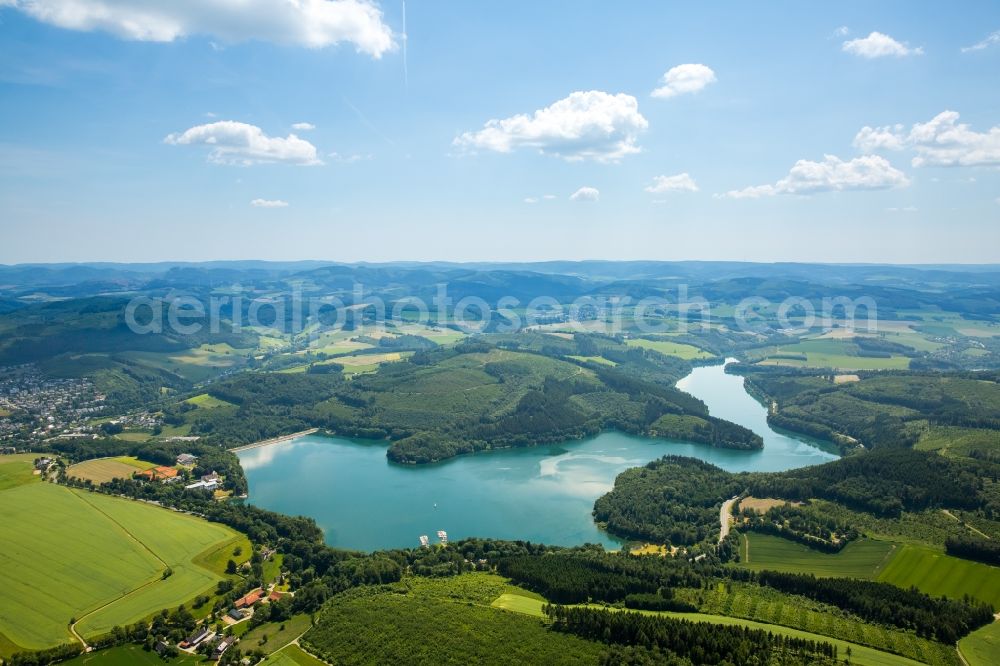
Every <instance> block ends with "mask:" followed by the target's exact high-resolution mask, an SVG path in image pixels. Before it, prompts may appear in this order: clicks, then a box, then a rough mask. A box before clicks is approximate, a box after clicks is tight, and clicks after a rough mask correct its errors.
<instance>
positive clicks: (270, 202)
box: [250, 199, 288, 208]
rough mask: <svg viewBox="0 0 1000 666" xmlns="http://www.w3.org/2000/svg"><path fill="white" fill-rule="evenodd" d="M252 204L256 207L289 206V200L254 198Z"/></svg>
mask: <svg viewBox="0 0 1000 666" xmlns="http://www.w3.org/2000/svg"><path fill="white" fill-rule="evenodd" d="M250 205H251V206H253V207H254V208H288V202H287V201H282V200H281V199H254V200H253V201H251V202H250Z"/></svg>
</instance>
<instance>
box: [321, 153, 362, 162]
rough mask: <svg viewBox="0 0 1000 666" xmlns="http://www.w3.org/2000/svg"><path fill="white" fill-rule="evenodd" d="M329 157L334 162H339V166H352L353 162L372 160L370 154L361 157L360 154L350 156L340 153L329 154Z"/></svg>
mask: <svg viewBox="0 0 1000 666" xmlns="http://www.w3.org/2000/svg"><path fill="white" fill-rule="evenodd" d="M329 157H330V159H332V160H333V161H334V162H340V163H341V164H354V163H355V162H362V161H365V160H370V159H372V155H371V154H367V155H362V154H361V153H351V154H350V155H343V154H341V153H330V155H329Z"/></svg>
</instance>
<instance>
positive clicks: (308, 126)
mask: <svg viewBox="0 0 1000 666" xmlns="http://www.w3.org/2000/svg"><path fill="white" fill-rule="evenodd" d="M292 129H294V130H299V131H300V132H308V131H309V130H314V129H316V126H315V125H313V124H312V123H292Z"/></svg>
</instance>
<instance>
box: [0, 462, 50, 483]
mask: <svg viewBox="0 0 1000 666" xmlns="http://www.w3.org/2000/svg"><path fill="white" fill-rule="evenodd" d="M41 455H42V454H40V453H15V454H14V455H10V456H2V457H0V490H7V489H8V488H16V487H18V486H23V485H26V484H29V483H36V482H38V481H40V480H41V477H40V476H39V475H37V474H35V465H34V460H35V458H38V457H40V456H41Z"/></svg>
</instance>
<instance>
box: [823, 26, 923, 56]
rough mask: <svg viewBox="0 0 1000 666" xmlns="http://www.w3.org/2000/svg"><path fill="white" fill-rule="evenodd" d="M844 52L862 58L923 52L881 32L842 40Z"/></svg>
mask: <svg viewBox="0 0 1000 666" xmlns="http://www.w3.org/2000/svg"><path fill="white" fill-rule="evenodd" d="M842 48H843V49H844V51H845V52H846V53H851V54H853V55H857V56H861V57H862V58H884V57H886V56H895V57H897V58H901V57H903V56H910V55H921V54H922V53H923V52H924V49H923V48H922V47H919V46H918V47H917V48H910V47H909V46H907V45H906V44H905V43H903V42H897V41H896V40H895V39H893V38H892V37H890V36H889V35H885V34H883V33H881V32H872V33H871V34H870V35H868V36H867V37H859V38H858V39H851V40H848V41H846V42H844V44H843V47H842Z"/></svg>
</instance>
